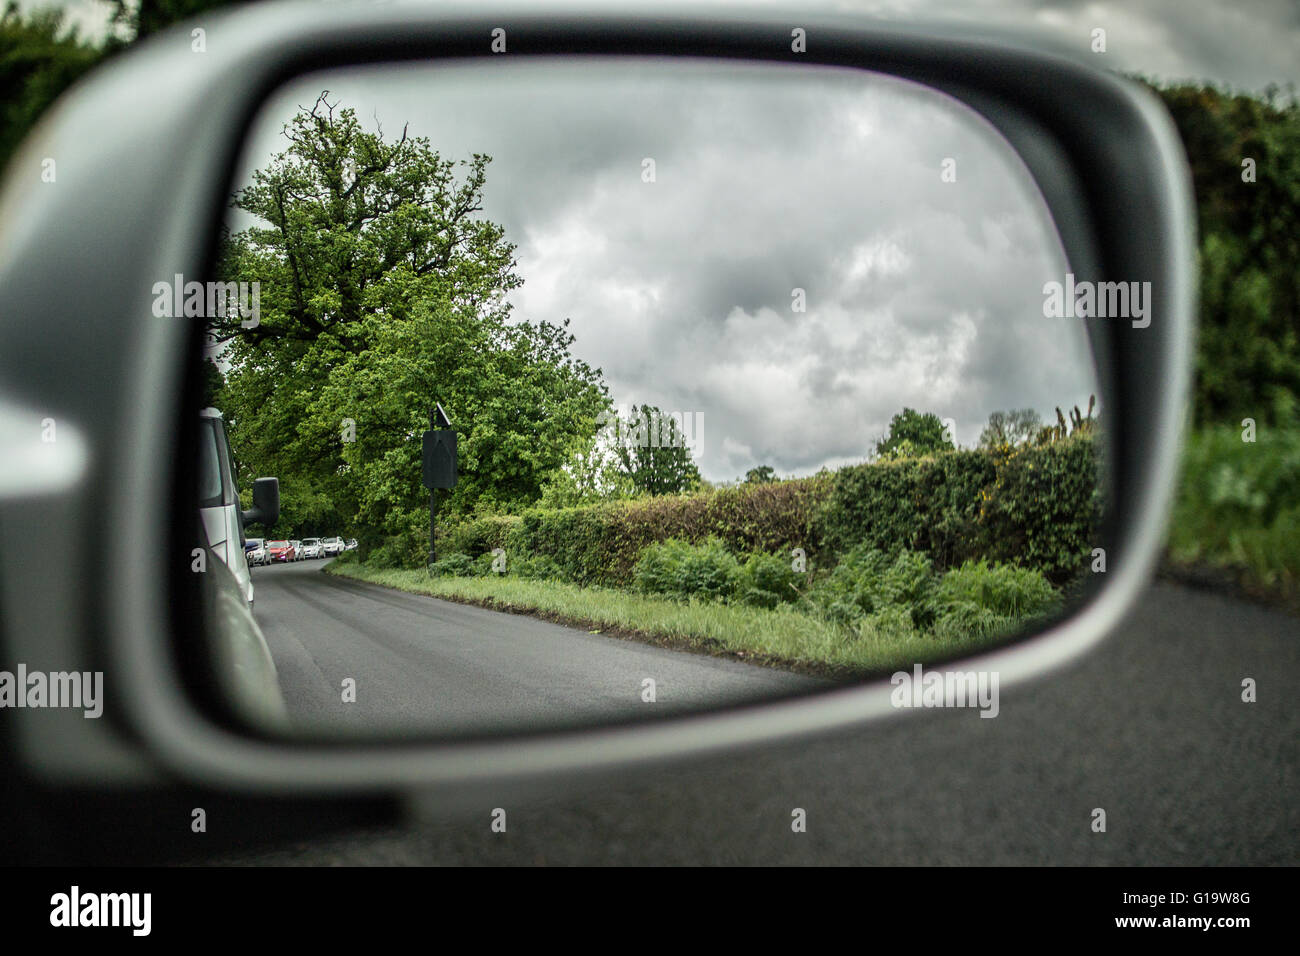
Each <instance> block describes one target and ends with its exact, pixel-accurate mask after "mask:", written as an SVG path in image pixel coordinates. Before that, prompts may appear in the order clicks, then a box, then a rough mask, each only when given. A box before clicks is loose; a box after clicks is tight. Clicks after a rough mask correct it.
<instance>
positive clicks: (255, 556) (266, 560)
mask: <svg viewBox="0 0 1300 956" xmlns="http://www.w3.org/2000/svg"><path fill="white" fill-rule="evenodd" d="M244 556H245V557H246V558H248V563H249V564H250V565H251V566H253V567H259V566H261V565H263V564H270V563H271V553H270V552H269V551H267V550H266V539H265V538H249V539H248V540H246V541H245V542H244Z"/></svg>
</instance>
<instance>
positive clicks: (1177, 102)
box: [1156, 86, 1300, 425]
mask: <svg viewBox="0 0 1300 956" xmlns="http://www.w3.org/2000/svg"><path fill="white" fill-rule="evenodd" d="M1156 92H1157V93H1158V94H1159V95H1160V97H1161V99H1163V100H1164V103H1165V106H1166V107H1168V108H1169V111H1170V113H1171V114H1172V115H1173V118H1174V123H1175V124H1176V125H1177V127H1178V133H1179V135H1180V136H1181V138H1182V141H1183V145H1184V147H1185V149H1186V151H1187V156H1188V160H1189V162H1190V165H1191V171H1192V186H1193V189H1194V191H1195V194H1196V212H1197V225H1198V227H1199V235H1200V243H1201V248H1200V286H1201V288H1200V329H1199V330H1198V331H1199V336H1198V343H1197V355H1196V385H1195V392H1194V399H1195V406H1194V413H1195V419H1196V422H1197V424H1207V423H1213V422H1225V421H1228V422H1240V421H1241V419H1242V418H1243V417H1251V418H1255V419H1258V420H1259V421H1261V422H1265V421H1267V422H1271V423H1274V424H1278V425H1282V424H1291V425H1294V424H1295V422H1296V420H1297V416H1300V269H1298V268H1297V267H1296V263H1297V262H1300V104H1297V101H1296V99H1295V96H1294V91H1293V94H1292V96H1291V97H1290V98H1289V99H1284V98H1280V97H1278V96H1277V95H1276V90H1273V91H1270V92H1269V93H1267V94H1266V95H1265V96H1264V97H1263V98H1260V97H1257V96H1249V95H1231V94H1228V93H1224V92H1221V91H1219V90H1216V89H1213V88H1211V87H1204V86H1174V87H1168V88H1165V89H1160V88H1157V90H1156Z"/></svg>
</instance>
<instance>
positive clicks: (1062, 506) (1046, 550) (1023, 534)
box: [814, 435, 1102, 584]
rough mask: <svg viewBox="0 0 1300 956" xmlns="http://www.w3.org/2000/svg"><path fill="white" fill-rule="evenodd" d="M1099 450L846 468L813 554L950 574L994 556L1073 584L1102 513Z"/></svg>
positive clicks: (1029, 450)
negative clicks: (915, 555)
mask: <svg viewBox="0 0 1300 956" xmlns="http://www.w3.org/2000/svg"><path fill="white" fill-rule="evenodd" d="M1096 449H1097V442H1096V441H1095V439H1094V438H1093V437H1091V436H1087V435H1080V436H1074V437H1070V438H1066V439H1062V440H1059V441H1055V442H1051V443H1050V444H1046V445H1043V446H1041V447H1020V448H1014V449H1006V450H1003V451H994V452H989V451H957V452H948V453H946V454H939V455H933V456H927V457H923V458H911V459H905V460H902V461H891V462H873V463H869V464H865V465H855V466H852V467H849V468H842V469H840V470H839V471H838V472H836V473H835V477H834V483H833V487H832V488H831V491H830V494H829V495H828V496H827V498H826V501H825V504H824V505H823V507H822V508H821V509H820V511H819V513H818V515H817V519H816V528H815V530H816V540H815V541H814V546H815V547H816V548H818V549H819V550H820V551H822V552H833V553H835V554H840V555H843V554H847V553H848V552H849V551H851V550H853V549H854V548H856V547H859V546H862V545H865V546H866V547H868V548H875V549H878V550H881V551H885V552H887V553H890V554H896V553H898V552H900V551H903V550H909V551H923V552H925V553H926V554H928V555H930V557H931V558H932V559H933V561H934V562H935V563H936V564H937V565H938V566H939V567H941V568H948V567H954V566H957V565H960V564H961V563H962V562H964V561H967V560H970V559H975V558H986V559H988V560H991V561H998V562H1003V563H1016V564H1020V565H1023V566H1025V567H1029V568H1034V569H1036V570H1038V571H1041V572H1043V574H1044V575H1046V576H1047V578H1048V579H1049V580H1051V581H1053V582H1055V583H1057V584H1061V583H1064V582H1065V581H1066V580H1068V579H1069V578H1070V577H1071V576H1072V575H1074V574H1075V573H1077V572H1078V570H1079V569H1080V568H1081V567H1083V565H1084V558H1085V556H1086V555H1087V554H1089V553H1090V551H1091V549H1092V548H1093V547H1094V545H1095V542H1094V540H1093V537H1094V534H1095V531H1096V528H1097V525H1098V522H1099V521H1100V518H1101V514H1102V496H1101V492H1100V490H1099V487H1098V481H1099V470H1098V462H1097V451H1096Z"/></svg>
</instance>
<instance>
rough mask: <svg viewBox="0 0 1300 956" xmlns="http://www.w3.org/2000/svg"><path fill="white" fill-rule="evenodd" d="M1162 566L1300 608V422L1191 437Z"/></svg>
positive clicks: (1180, 575) (1218, 430) (1179, 574)
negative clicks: (1247, 434)
mask: <svg viewBox="0 0 1300 956" xmlns="http://www.w3.org/2000/svg"><path fill="white" fill-rule="evenodd" d="M1164 571H1165V573H1167V574H1168V575H1170V576H1171V577H1174V578H1175V579H1179V580H1183V581H1186V582H1189V583H1193V584H1196V583H1200V584H1203V585H1205V586H1209V587H1214V588H1217V589H1224V588H1226V589H1228V590H1236V591H1239V592H1241V593H1243V594H1245V595H1246V596H1249V597H1252V598H1256V599H1260V600H1264V601H1266V602H1267V603H1270V604H1280V605H1282V606H1284V607H1286V608H1289V609H1290V610H1292V611H1298V610H1300V428H1282V429H1278V428H1268V427H1260V428H1259V429H1258V431H1257V432H1256V434H1255V440H1254V441H1243V431H1242V429H1240V428H1235V427H1225V428H1210V429H1201V430H1198V431H1196V432H1193V433H1192V434H1190V435H1189V436H1188V440H1187V444H1186V446H1185V448H1184V450H1183V461H1182V475H1181V480H1180V482H1179V487H1178V496H1177V499H1176V501H1175V504H1174V511H1173V515H1172V517H1171V520H1170V526H1169V538H1168V549H1167V552H1166V558H1165V565H1164Z"/></svg>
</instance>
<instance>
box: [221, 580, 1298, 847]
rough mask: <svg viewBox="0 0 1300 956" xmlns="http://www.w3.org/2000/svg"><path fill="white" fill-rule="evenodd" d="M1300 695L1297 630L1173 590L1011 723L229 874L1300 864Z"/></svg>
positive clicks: (953, 723) (1024, 694)
mask: <svg viewBox="0 0 1300 956" xmlns="http://www.w3.org/2000/svg"><path fill="white" fill-rule="evenodd" d="M258 600H259V603H260V601H261V597H260V596H259V599H258ZM1246 677H1253V678H1254V679H1255V680H1256V681H1257V688H1258V700H1257V701H1256V702H1255V703H1245V702H1243V701H1242V699H1241V693H1242V689H1241V682H1242V680H1243V678H1246ZM1297 686H1300V621H1298V620H1297V619H1296V618H1293V617H1289V616H1287V615H1284V614H1280V613H1276V612H1272V611H1269V610H1265V609H1262V608H1260V607H1256V606H1253V605H1250V604H1246V603H1243V602H1240V601H1236V600H1233V599H1230V598H1226V597H1223V596H1220V595H1216V594H1213V593H1208V592H1202V591H1196V590H1191V589H1188V588H1185V587H1181V586H1176V585H1172V584H1168V583H1159V584H1156V585H1155V586H1153V587H1152V588H1151V589H1150V590H1149V591H1147V592H1146V593H1145V595H1144V596H1143V597H1142V599H1141V600H1140V601H1139V602H1138V604H1137V606H1136V607H1135V608H1134V609H1133V611H1132V612H1131V614H1130V615H1129V617H1128V618H1127V620H1126V621H1125V622H1124V623H1123V624H1122V625H1121V626H1120V627H1119V628H1118V629H1117V630H1116V632H1115V633H1114V635H1113V636H1112V637H1111V639H1110V640H1109V641H1108V642H1107V643H1105V644H1103V645H1102V646H1101V647H1099V648H1098V649H1097V650H1095V651H1094V652H1093V653H1092V654H1091V655H1089V656H1088V657H1086V658H1085V659H1084V660H1082V661H1081V662H1079V663H1078V664H1076V665H1075V666H1074V667H1073V668H1071V669H1069V670H1067V671H1063V672H1059V673H1056V674H1053V675H1050V676H1048V677H1046V678H1044V679H1043V680H1040V681H1038V682H1036V683H1033V684H1030V685H1027V686H1024V687H1020V688H1011V689H1004V690H1003V692H1002V701H1001V703H1002V708H1001V712H1000V714H999V716H998V717H997V719H994V720H984V719H980V718H978V717H977V716H976V715H975V713H974V712H972V711H926V712H910V713H906V714H903V715H901V716H900V717H899V718H896V719H893V720H891V721H888V722H884V723H879V724H875V725H871V726H864V727H861V728H858V729H856V730H853V731H850V732H842V733H838V734H835V735H833V736H827V737H822V738H819V739H814V740H803V741H798V742H795V743H787V744H784V745H781V746H771V747H766V748H763V749H759V750H754V751H749V752H743V753H733V754H729V755H727V756H725V757H721V758H719V757H712V758H709V759H707V760H702V761H697V762H694V763H691V764H687V765H681V764H678V765H673V766H668V767H655V768H650V769H647V770H644V771H638V772H625V773H622V774H618V775H607V776H602V777H600V778H584V779H581V780H578V781H573V782H569V783H568V784H567V785H566V786H565V788H564V789H562V790H559V791H557V792H553V793H548V794H545V795H542V794H534V793H529V792H525V791H521V790H517V789H503V790H501V791H500V792H496V793H490V794H484V795H483V797H482V800H481V802H480V803H478V804H473V805H469V806H464V807H458V808H455V809H448V808H446V807H440V806H439V804H438V800H437V799H434V798H431V799H430V802H429V806H431V807H434V808H436V812H433V813H430V814H429V815H428V816H426V817H425V818H423V819H418V818H417V819H414V820H412V822H410V823H409V825H406V826H402V827H394V828H391V829H384V830H380V831H369V832H349V833H341V834H339V835H337V836H333V837H329V838H326V839H318V840H314V841H312V842H310V843H300V844H290V845H287V846H284V847H281V848H279V849H277V850H273V851H269V852H268V851H259V852H256V853H246V854H243V855H239V856H226V857H223V858H222V859H221V860H220V861H218V862H225V863H233V864H282V865H284V864H288V865H295V864H304V865H329V864H353V865H367V864H399V865H400V864H424V865H428V864H475V863H485V864H500V863H522V864H572V863H600V864H638V863H651V864H710V863H741V864H752V863H784V864H814V863H820V864H887V865H909V864H988V865H1004V864H1016V865H1056V864H1073V865H1080V864H1082V865H1094V864H1104V865H1118V866H1137V865H1166V864H1182V865H1201V864H1212V865H1229V864H1235V865H1250V864H1291V865H1294V864H1296V863H1297V862H1300V801H1298V800H1297V796H1298V794H1300V708H1297V707H1296V700H1297V693H1296V689H1297ZM495 807H503V808H507V809H508V812H509V827H508V830H507V832H506V833H493V832H492V831H491V829H490V827H489V821H490V814H491V811H492V809H493V808H495ZM796 807H798V808H803V809H804V810H805V811H806V813H807V832H805V833H794V832H792V830H791V826H790V821H791V811H792V809H793V808H796ZM1096 808H1102V809H1104V810H1105V811H1106V814H1107V820H1106V824H1107V825H1106V832H1104V833H1097V832H1093V829H1092V821H1093V811H1094V809H1096Z"/></svg>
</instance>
